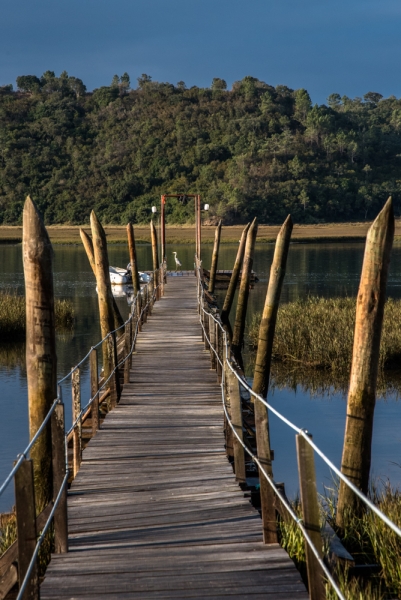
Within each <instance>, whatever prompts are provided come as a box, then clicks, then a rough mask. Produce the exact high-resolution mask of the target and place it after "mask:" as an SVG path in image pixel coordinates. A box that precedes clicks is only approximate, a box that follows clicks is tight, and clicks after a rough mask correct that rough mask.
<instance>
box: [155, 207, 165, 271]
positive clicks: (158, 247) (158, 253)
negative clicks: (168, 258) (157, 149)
mask: <svg viewBox="0 0 401 600" xmlns="http://www.w3.org/2000/svg"><path fill="white" fill-rule="evenodd" d="M156 214H157V206H152V216H153V217H155V218H156ZM157 229H158V230H159V235H158V236H157V256H160V218H159V219H158V221H157ZM162 260H163V258H162Z"/></svg>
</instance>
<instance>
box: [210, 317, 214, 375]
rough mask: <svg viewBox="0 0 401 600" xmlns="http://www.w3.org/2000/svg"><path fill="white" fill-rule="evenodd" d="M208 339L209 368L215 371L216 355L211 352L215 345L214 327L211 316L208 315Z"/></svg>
mask: <svg viewBox="0 0 401 600" xmlns="http://www.w3.org/2000/svg"><path fill="white" fill-rule="evenodd" d="M209 339H210V344H209V348H210V363H211V364H210V368H211V369H213V370H215V369H216V355H215V353H214V351H213V348H214V347H215V345H216V328H215V326H214V319H213V317H212V315H209Z"/></svg>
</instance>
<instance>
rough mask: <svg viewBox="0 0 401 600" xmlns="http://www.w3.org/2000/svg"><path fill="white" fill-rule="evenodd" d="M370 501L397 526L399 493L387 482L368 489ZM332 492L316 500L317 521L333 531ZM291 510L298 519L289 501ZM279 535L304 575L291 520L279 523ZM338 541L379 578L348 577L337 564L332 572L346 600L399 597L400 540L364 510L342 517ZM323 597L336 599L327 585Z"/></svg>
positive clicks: (300, 546) (299, 538)
mask: <svg viewBox="0 0 401 600" xmlns="http://www.w3.org/2000/svg"><path fill="white" fill-rule="evenodd" d="M370 497H371V499H372V501H373V502H374V503H375V504H376V505H377V506H378V507H379V508H380V510H381V511H382V512H384V514H386V515H387V516H388V517H389V518H390V519H391V520H392V521H393V522H394V523H396V524H397V525H398V526H401V492H400V490H398V489H392V488H391V486H390V484H389V483H386V484H385V485H381V486H372V488H371V490H370ZM336 504H337V501H336V492H335V490H330V491H329V493H328V494H327V495H326V496H324V497H321V498H320V509H321V520H322V523H323V521H324V520H325V519H327V521H328V522H329V523H330V525H332V527H334V528H335V517H336ZM292 506H293V509H294V511H295V512H296V514H297V515H298V516H299V517H302V512H301V506H300V503H299V500H298V499H296V500H295V501H293V502H292ZM279 532H280V541H281V545H282V546H283V547H284V548H285V549H286V550H287V552H288V554H289V555H290V556H291V558H292V559H293V560H294V562H295V563H296V565H297V566H298V568H299V570H300V571H301V573H302V574H303V575H304V574H305V571H306V567H305V550H304V539H303V535H302V533H301V530H300V529H299V527H298V526H297V525H296V523H295V522H294V521H292V520H291V521H280V522H279ZM342 542H343V544H344V546H345V547H346V548H347V550H348V551H349V552H350V553H351V554H352V556H353V558H354V559H355V562H356V564H378V565H379V566H380V573H379V575H372V576H371V578H370V580H369V579H368V580H366V579H359V578H356V577H355V576H353V575H351V574H350V572H349V571H348V569H347V567H342V566H341V564H339V565H338V567H337V569H336V572H335V573H334V575H335V577H336V578H337V581H338V583H339V586H340V589H341V591H342V592H343V594H344V596H345V597H346V598H347V600H362V599H365V600H381V599H384V598H386V599H387V598H401V540H400V538H399V537H398V536H397V535H396V534H395V533H393V532H392V531H391V529H389V527H387V525H385V523H383V521H382V520H381V519H379V518H378V517H377V516H376V515H375V514H374V513H372V512H371V511H369V510H367V511H366V512H365V513H364V514H363V516H362V517H360V518H359V517H356V516H355V515H354V514H353V513H351V512H350V513H348V514H347V515H346V523H345V530H344V533H343V537H342ZM326 591H327V598H328V599H329V600H331V599H333V600H334V598H337V596H336V594H335V592H334V591H333V590H332V588H331V585H330V584H329V583H327V586H326Z"/></svg>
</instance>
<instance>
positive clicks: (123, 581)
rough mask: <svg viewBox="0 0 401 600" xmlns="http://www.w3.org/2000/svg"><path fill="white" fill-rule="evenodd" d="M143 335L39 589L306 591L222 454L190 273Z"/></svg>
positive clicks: (212, 379)
mask: <svg viewBox="0 0 401 600" xmlns="http://www.w3.org/2000/svg"><path fill="white" fill-rule="evenodd" d="M165 290H166V295H165V297H164V298H162V299H161V301H160V302H158V303H157V304H155V307H154V312H153V315H152V316H151V317H150V318H149V320H148V323H147V324H145V325H144V327H143V331H142V332H141V333H140V335H139V341H138V344H137V353H136V355H135V356H134V359H133V368H132V372H131V382H132V383H130V384H127V385H126V386H124V391H123V394H122V397H121V400H120V403H119V405H118V406H117V407H116V409H115V410H114V411H112V412H111V413H109V415H108V416H107V418H106V420H105V421H104V423H103V425H102V429H101V431H99V432H98V434H97V435H96V437H95V438H94V439H92V440H91V442H90V443H89V445H88V447H87V448H86V449H85V451H84V454H83V462H82V466H81V470H80V472H79V474H78V476H77V477H76V479H75V481H74V482H73V485H72V487H71V490H70V492H69V498H68V514H69V539H70V552H69V553H68V554H64V555H55V556H53V557H52V560H51V563H50V565H49V567H48V570H47V573H46V579H45V581H44V583H43V584H42V586H41V598H42V599H43V600H44V599H52V600H54V599H55V598H60V599H67V598H70V599H71V600H72V599H74V600H78V599H80V598H82V599H90V598H93V599H94V598H99V599H105V600H106V599H107V600H110V599H116V600H117V599H119V600H125V599H131V598H144V599H155V600H156V599H157V600H160V599H162V598H166V599H167V598H170V599H172V598H191V599H198V600H200V599H203V598H207V599H208V600H212V599H217V598H242V599H244V600H246V599H248V598H249V599H252V600H257V599H259V598H272V599H273V598H279V599H284V598H288V599H291V600H298V599H306V598H308V595H307V593H306V591H305V587H304V585H303V583H302V581H301V579H300V576H299V574H298V572H297V571H296V569H295V567H294V565H293V563H292V561H291V560H290V559H289V558H288V555H287V554H286V552H285V551H284V550H283V549H282V548H280V546H278V545H277V544H274V545H272V546H264V545H263V544H262V542H261V520H260V517H259V514H258V513H257V511H256V510H255V509H254V508H253V507H252V506H251V504H250V502H249V499H248V498H245V497H244V493H243V492H241V490H240V488H239V487H238V485H237V484H236V482H235V479H234V476H233V472H232V468H231V466H230V464H229V463H228V461H227V458H226V455H225V451H224V438H223V411H222V406H221V394H220V388H219V386H218V385H217V383H216V374H215V372H213V371H211V370H210V362H209V358H208V355H207V353H206V352H205V351H204V350H203V343H202V342H201V337H200V325H199V323H198V315H197V312H196V280H195V277H193V279H191V278H190V277H185V278H181V277H177V278H171V279H168V284H167V285H166V288H165Z"/></svg>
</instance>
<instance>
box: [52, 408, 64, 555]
mask: <svg viewBox="0 0 401 600" xmlns="http://www.w3.org/2000/svg"><path fill="white" fill-rule="evenodd" d="M51 428H52V466H53V502H54V501H55V499H56V497H57V495H58V493H59V491H60V488H61V487H62V485H63V482H64V477H65V475H66V456H65V450H66V448H65V424H64V404H63V403H62V402H60V403H59V404H57V405H56V408H55V409H54V412H53V414H52V421H51ZM54 551H55V552H56V554H63V553H64V552H68V516H67V485H66V484H65V483H64V489H63V492H62V495H61V497H60V500H59V503H58V506H57V508H56V510H55V513H54Z"/></svg>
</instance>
